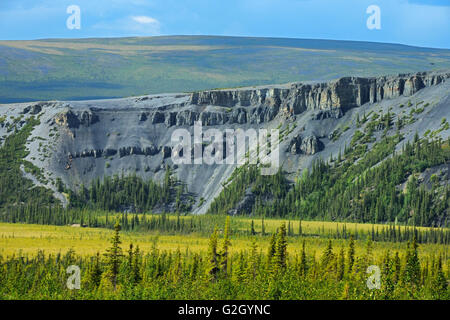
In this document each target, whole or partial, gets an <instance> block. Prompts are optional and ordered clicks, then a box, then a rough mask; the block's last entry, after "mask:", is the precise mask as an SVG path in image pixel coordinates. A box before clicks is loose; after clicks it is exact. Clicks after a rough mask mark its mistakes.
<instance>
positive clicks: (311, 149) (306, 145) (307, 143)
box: [300, 136, 323, 155]
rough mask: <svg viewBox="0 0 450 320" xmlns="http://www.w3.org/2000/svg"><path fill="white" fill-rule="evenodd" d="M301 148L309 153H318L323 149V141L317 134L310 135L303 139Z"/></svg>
mask: <svg viewBox="0 0 450 320" xmlns="http://www.w3.org/2000/svg"><path fill="white" fill-rule="evenodd" d="M300 149H301V150H302V151H303V153H305V154H307V155H312V154H316V153H317V152H319V151H321V150H322V149H323V144H322V142H321V141H320V140H319V139H317V137H316V136H309V137H306V138H304V139H303V140H302V145H301V146H300Z"/></svg>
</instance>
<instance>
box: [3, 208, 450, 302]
mask: <svg viewBox="0 0 450 320" xmlns="http://www.w3.org/2000/svg"><path fill="white" fill-rule="evenodd" d="M260 237H261V235H254V236H252V239H251V245H250V246H249V247H246V248H239V249H236V250H234V251H233V252H231V248H232V246H233V245H234V240H235V239H237V238H239V237H238V236H236V235H235V234H234V231H233V228H231V227H230V217H227V218H226V220H225V225H222V226H221V228H220V229H219V228H218V227H217V226H216V227H215V228H214V230H213V232H212V233H211V234H210V236H209V240H208V247H207V250H205V251H200V252H196V251H190V250H189V248H186V250H185V251H181V249H180V248H178V249H176V250H169V251H167V250H160V249H159V248H158V242H157V241H155V242H154V243H153V245H152V247H151V249H150V250H149V251H148V252H144V251H141V249H140V248H139V244H136V245H133V243H126V244H125V243H122V240H121V226H120V223H119V221H117V222H116V223H115V225H114V231H113V232H112V234H111V238H110V244H109V247H108V248H106V249H105V250H104V251H103V252H98V253H97V254H95V255H88V256H85V255H78V254H76V252H75V251H74V250H69V251H67V252H66V253H57V254H48V255H46V254H45V253H44V252H43V251H41V250H40V251H39V252H37V254H35V255H31V256H29V255H13V256H10V257H1V256H0V270H1V272H0V299H271V300H277V299H338V300H339V299H388V300H389V299H445V300H446V299H449V293H450V292H449V288H448V283H447V279H448V277H449V269H448V252H447V251H446V250H444V251H442V250H441V251H439V252H438V253H434V252H433V253H428V254H427V255H421V256H420V255H419V253H418V247H419V244H418V243H417V242H416V240H415V238H413V240H412V241H408V242H407V243H406V244H404V245H403V246H402V249H401V250H395V251H391V250H390V248H389V246H386V247H385V249H383V253H382V254H377V255H375V254H374V247H373V246H374V243H373V242H372V241H371V239H367V241H358V240H355V239H354V237H353V235H350V236H349V237H348V239H347V240H345V241H343V242H342V241H338V240H331V239H330V240H325V241H326V246H325V248H324V249H323V250H321V252H318V253H317V252H316V251H315V247H312V248H311V247H309V245H305V243H306V240H305V239H306V238H304V239H303V240H302V246H301V249H300V250H296V251H294V252H292V251H289V252H288V246H289V245H290V237H289V235H288V230H287V228H286V225H285V223H282V224H281V225H280V226H279V227H278V228H277V229H276V231H275V232H273V233H272V234H270V235H268V237H269V244H268V246H267V247H264V248H263V247H262V246H260V245H259V243H260ZM308 243H309V242H308ZM263 249H264V250H263ZM357 251H358V252H360V253H359V254H357V253H356V252H357ZM70 266H77V267H79V268H80V272H81V273H80V283H79V288H78V289H77V288H75V289H73V288H72V289H70V287H68V286H67V279H68V275H67V272H66V271H67V268H68V267H70ZM369 266H372V267H371V268H372V269H368V267H369ZM367 270H374V271H375V272H374V273H370V272H369V273H368V272H367Z"/></svg>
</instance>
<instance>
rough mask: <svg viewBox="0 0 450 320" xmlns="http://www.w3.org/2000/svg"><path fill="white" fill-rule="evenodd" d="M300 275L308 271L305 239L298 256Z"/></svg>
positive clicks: (303, 275) (304, 274)
mask: <svg viewBox="0 0 450 320" xmlns="http://www.w3.org/2000/svg"><path fill="white" fill-rule="evenodd" d="M299 271H300V275H301V276H302V277H305V276H306V274H307V273H308V261H307V260H306V251H305V240H303V244H302V253H301V256H300V268H299Z"/></svg>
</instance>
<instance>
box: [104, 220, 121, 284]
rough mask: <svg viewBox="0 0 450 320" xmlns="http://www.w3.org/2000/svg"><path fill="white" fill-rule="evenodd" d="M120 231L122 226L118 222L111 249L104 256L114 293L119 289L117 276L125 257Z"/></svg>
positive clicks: (115, 226)
mask: <svg viewBox="0 0 450 320" xmlns="http://www.w3.org/2000/svg"><path fill="white" fill-rule="evenodd" d="M120 230H121V226H120V224H119V221H117V222H116V224H115V225H114V235H113V237H112V238H111V247H110V248H109V249H107V250H106V253H105V254H104V255H105V257H106V267H107V271H106V272H107V273H106V275H107V277H108V278H109V280H110V281H111V283H112V285H113V288H114V291H115V290H116V288H117V276H118V275H119V267H120V262H121V259H122V257H123V254H122V248H121V247H120V244H121V243H122V242H121V241H120Z"/></svg>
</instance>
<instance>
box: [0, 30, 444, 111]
mask: <svg viewBox="0 0 450 320" xmlns="http://www.w3.org/2000/svg"><path fill="white" fill-rule="evenodd" d="M447 68H450V50H442V49H429V48H418V47H410V46H404V45H396V44H383V43H369V42H351V41H333V40H302V39H276V38H242V37H214V36H170V37H148V38H107V39H75V40H74V39H70V40H69V39H66V40H63V39H61V40H55V39H51V40H36V41H0V103H8V102H21V101H32V100H54V99H58V100H78V99H90V98H113V97H124V96H133V95H142V94H150V93H161V92H181V91H194V90H201V89H208V88H219V87H220V88H222V87H236V86H247V85H260V84H269V83H285V82H291V81H302V80H326V79H332V78H337V77H340V76H345V75H358V76H375V75H381V74H393V73H399V72H414V71H423V70H436V69H447Z"/></svg>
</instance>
